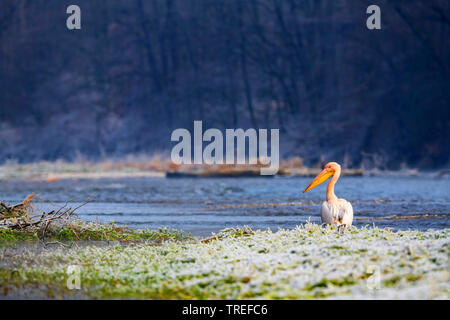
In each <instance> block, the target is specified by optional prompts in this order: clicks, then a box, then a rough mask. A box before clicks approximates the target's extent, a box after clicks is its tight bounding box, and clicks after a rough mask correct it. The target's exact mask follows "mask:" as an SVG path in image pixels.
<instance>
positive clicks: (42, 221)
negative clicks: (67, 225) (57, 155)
mask: <svg viewBox="0 0 450 320" xmlns="http://www.w3.org/2000/svg"><path fill="white" fill-rule="evenodd" d="M36 198H37V196H36V195H35V194H30V195H29V196H28V197H26V198H25V200H24V201H23V202H22V203H19V204H15V205H11V206H9V205H7V204H5V203H3V202H1V201H0V227H3V228H8V229H12V230H17V231H21V230H23V231H39V233H41V234H44V235H45V232H46V231H47V229H48V227H49V225H50V224H51V223H52V222H54V221H56V220H64V219H69V218H70V217H71V216H72V214H73V213H74V212H75V211H76V210H77V209H79V208H80V207H82V206H84V205H85V204H86V203H87V202H88V201H86V202H84V203H83V204H81V205H80V206H78V207H76V208H73V209H72V208H70V207H67V205H68V202H66V203H65V204H64V205H63V206H62V207H60V208H59V209H57V210H52V211H50V212H43V213H42V214H38V213H37V212H36V211H35V210H34V209H33V201H34V200H35V199H36Z"/></svg>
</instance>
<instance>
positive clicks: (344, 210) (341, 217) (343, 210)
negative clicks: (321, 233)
mask: <svg viewBox="0 0 450 320" xmlns="http://www.w3.org/2000/svg"><path fill="white" fill-rule="evenodd" d="M320 213H321V217H322V223H327V224H346V225H351V224H352V222H353V208H352V205H351V204H350V202H348V201H346V200H344V199H339V200H338V201H332V202H329V201H324V202H323V203H322V210H321V212H320Z"/></svg>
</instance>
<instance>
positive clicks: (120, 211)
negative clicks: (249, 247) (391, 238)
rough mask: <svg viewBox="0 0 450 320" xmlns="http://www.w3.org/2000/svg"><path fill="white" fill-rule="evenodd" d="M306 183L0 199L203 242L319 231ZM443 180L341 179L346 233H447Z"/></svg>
mask: <svg viewBox="0 0 450 320" xmlns="http://www.w3.org/2000/svg"><path fill="white" fill-rule="evenodd" d="M311 179H312V178H303V177H302V178H300V177H274V178H206V179H199V178H180V179H168V178H135V179H86V180H77V181H73V180H61V181H58V182H51V183H48V182H24V181H11V182H7V183H5V182H2V183H0V199H2V200H3V201H5V202H9V203H15V202H20V201H21V200H23V198H24V197H26V196H27V195H28V194H29V193H31V192H35V193H38V194H39V195H40V198H41V200H39V201H38V203H37V204H38V208H40V209H41V210H50V209H53V208H57V207H59V206H61V205H63V204H64V203H65V202H66V201H69V206H71V207H75V206H78V205H80V204H81V203H83V202H84V200H86V199H90V202H89V203H87V204H86V205H84V206H83V207H81V208H79V209H78V210H77V214H78V217H80V218H82V219H85V220H90V221H99V222H103V223H107V222H109V221H112V220H113V221H115V222H116V223H117V224H119V225H128V226H130V227H133V228H149V229H157V228H161V227H169V228H173V229H179V230H184V231H186V232H187V233H190V234H192V235H195V236H206V235H209V234H211V232H216V233H217V232H218V231H220V230H221V229H224V228H227V227H235V226H244V225H248V226H250V227H252V228H253V229H267V228H270V229H272V230H273V231H276V230H277V229H278V228H288V229H289V228H295V226H296V225H298V224H302V223H305V222H306V221H308V220H310V221H311V222H315V223H320V207H321V203H322V201H323V200H324V198H325V192H326V183H324V184H323V185H320V186H318V187H316V188H315V189H313V190H311V191H309V192H307V193H305V194H302V190H303V189H304V188H305V187H306V186H307V185H308V184H309V182H310V181H311ZM449 190H450V179H448V178H441V179H438V178H431V177H430V178H423V177H345V176H344V177H342V178H341V179H340V180H339V182H338V183H337V185H336V194H337V196H338V197H340V198H344V199H347V200H348V201H350V202H351V203H352V205H353V209H354V212H355V215H354V225H356V226H357V227H361V226H364V225H370V226H372V225H373V224H375V225H376V226H379V227H390V228H394V229H396V230H398V229H419V230H426V229H430V228H433V229H440V228H449V227H450V216H449V213H450V193H449Z"/></svg>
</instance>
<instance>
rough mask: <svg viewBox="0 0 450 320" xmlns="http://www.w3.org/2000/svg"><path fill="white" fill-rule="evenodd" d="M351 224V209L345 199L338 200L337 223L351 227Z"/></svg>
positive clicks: (350, 205)
mask: <svg viewBox="0 0 450 320" xmlns="http://www.w3.org/2000/svg"><path fill="white" fill-rule="evenodd" d="M352 222H353V207H352V204H351V203H350V202H348V201H347V200H345V199H339V223H343V224H346V225H348V226H351V225H352Z"/></svg>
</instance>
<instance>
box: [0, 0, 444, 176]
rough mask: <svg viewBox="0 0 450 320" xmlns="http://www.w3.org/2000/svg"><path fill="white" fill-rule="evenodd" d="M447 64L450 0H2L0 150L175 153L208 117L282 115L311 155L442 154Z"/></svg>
mask: <svg viewBox="0 0 450 320" xmlns="http://www.w3.org/2000/svg"><path fill="white" fill-rule="evenodd" d="M71 4H76V5H78V6H80V8H81V30H68V29H67V27H66V19H67V17H68V16H69V15H68V14H66V8H67V7H68V6H69V5H71ZM371 4H377V5H378V6H380V8H381V26H382V29H381V30H368V29H367V28H366V19H367V17H368V16H369V15H368V14H366V9H367V7H368V6H369V5H371ZM449 72H450V1H448V0H430V1H410V0H404V1H402V0H399V1H393V0H390V1H382V0H377V1H350V0H339V1H338V0H148V1H147V0H129V1H116V0H110V1H103V0H89V1H82V0H76V1H60V0H58V1H56V0H2V1H0V163H3V162H5V161H8V160H17V161H19V162H33V161H39V160H51V161H53V160H56V159H65V160H69V161H77V160H79V159H90V160H101V159H117V158H121V157H125V156H127V155H130V154H131V155H137V154H138V155H139V154H141V155H153V154H169V152H170V150H171V148H172V147H173V143H171V142H170V134H171V132H172V131H173V130H174V129H176V128H180V127H183V128H189V129H190V128H192V126H193V121H194V120H202V121H203V127H204V128H208V127H215V128H219V129H225V128H244V129H245V128H250V127H253V128H279V129H280V148H281V149H280V152H281V156H282V157H285V158H287V157H293V156H300V157H302V158H303V159H304V161H305V163H306V164H313V163H317V162H319V161H324V160H326V161H331V160H333V161H338V162H340V163H342V164H343V166H344V167H360V166H365V167H370V166H375V167H379V168H389V169H399V168H401V167H405V166H408V167H417V168H420V169H438V168H442V167H445V166H448V165H449V153H450V152H449V151H450V143H449V137H450V129H449V128H450V111H449V110H450V108H449V102H450V99H449V98H450V93H449V92H450V73H449Z"/></svg>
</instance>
